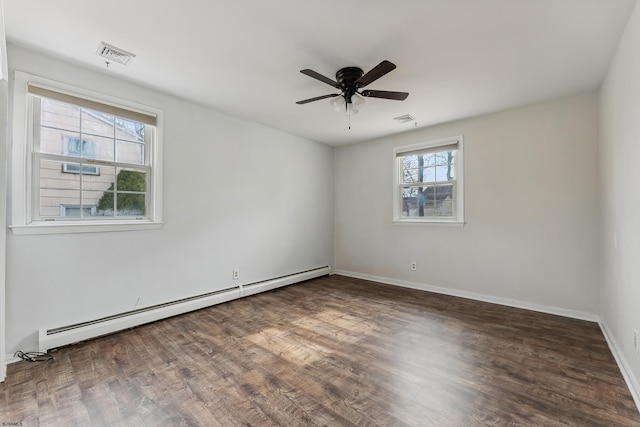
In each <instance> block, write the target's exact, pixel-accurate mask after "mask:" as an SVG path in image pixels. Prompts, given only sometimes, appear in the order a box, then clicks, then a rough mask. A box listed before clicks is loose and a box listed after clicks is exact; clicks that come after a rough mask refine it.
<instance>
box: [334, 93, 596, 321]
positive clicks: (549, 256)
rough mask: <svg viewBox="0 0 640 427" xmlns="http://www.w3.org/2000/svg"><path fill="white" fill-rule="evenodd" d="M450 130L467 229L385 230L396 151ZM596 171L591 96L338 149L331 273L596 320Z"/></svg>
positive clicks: (389, 214) (390, 227)
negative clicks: (459, 162)
mask: <svg viewBox="0 0 640 427" xmlns="http://www.w3.org/2000/svg"><path fill="white" fill-rule="evenodd" d="M455 135H464V146H465V148H464V149H465V154H464V156H465V165H464V167H465V180H466V181H465V211H466V215H465V217H466V221H467V224H466V225H465V226H464V227H445V226H409V225H393V224H392V222H391V221H392V187H393V185H392V161H393V154H392V149H393V147H394V146H399V145H405V144H411V143H417V142H422V141H429V140H435V139H439V138H443V137H449V136H455ZM597 168H598V163H597V97H596V94H585V95H581V96H575V97H571V98H566V99H560V100H556V101H553V102H548V103H544V104H537V105H533V106H528V107H524V108H518V109H513V110H508V111H504V112H500V113H496V114H491V115H486V116H481V117H477V118H471V119H466V120H461V121H456V122H452V123H448V124H443V125H438V126H434V127H430V128H426V129H418V130H415V131H411V132H407V133H403V134H400V135H396V136H393V137H389V138H383V139H380V140H376V141H371V142H368V143H364V144H358V145H352V146H345V147H340V148H339V149H336V151H335V171H336V172H335V173H336V176H335V194H336V230H335V233H336V234H335V240H336V268H337V269H338V270H343V271H346V272H348V273H356V274H365V275H370V276H374V277H379V278H390V279H393V280H395V281H403V282H409V283H410V284H417V285H418V287H419V286H420V285H428V286H436V287H442V288H446V289H448V290H451V291H454V293H459V294H460V293H461V294H465V293H466V294H475V295H481V296H483V297H489V298H494V299H500V300H503V301H505V300H506V302H511V301H516V302H517V301H520V302H525V303H526V304H525V305H536V306H542V307H548V308H559V309H561V310H560V311H562V310H568V311H575V312H578V313H580V315H582V314H587V315H588V316H587V317H595V316H594V314H595V313H596V297H597V280H598V279H597V278H598V252H597V243H598V235H597V226H598V223H597V217H598V213H597V212H598V196H597V186H598V172H597ZM411 261H417V263H418V270H417V271H410V269H409V264H410V262H411ZM551 311H554V310H551Z"/></svg>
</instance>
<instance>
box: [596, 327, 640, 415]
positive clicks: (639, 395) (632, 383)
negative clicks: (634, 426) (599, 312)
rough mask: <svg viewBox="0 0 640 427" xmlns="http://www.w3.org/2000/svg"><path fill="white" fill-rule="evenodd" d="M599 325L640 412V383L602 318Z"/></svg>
mask: <svg viewBox="0 0 640 427" xmlns="http://www.w3.org/2000/svg"><path fill="white" fill-rule="evenodd" d="M598 324H599V325H600V329H601V330H602V334H603V335H604V338H605V339H606V340H607V344H608V345H609V349H610V350H611V354H613V357H614V358H615V359H616V363H617V364H618V368H620V372H621V373H622V377H623V378H624V381H625V382H626V383H627V387H628V388H629V391H630V392H631V396H632V397H633V401H634V402H635V403H636V407H637V408H638V412H640V384H639V383H638V380H637V378H636V377H635V376H634V375H633V371H632V370H631V367H630V366H629V364H628V363H627V359H625V357H624V355H623V354H622V351H620V347H619V346H618V343H617V342H616V340H615V338H614V337H613V334H612V333H611V331H610V330H609V328H608V327H607V324H606V323H605V322H604V320H600V321H599V322H598Z"/></svg>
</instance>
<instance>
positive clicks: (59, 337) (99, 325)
mask: <svg viewBox="0 0 640 427" xmlns="http://www.w3.org/2000/svg"><path fill="white" fill-rule="evenodd" d="M330 273H331V268H330V267H328V266H327V267H321V268H317V269H313V270H307V271H303V272H300V273H295V274H291V275H288V276H284V277H279V278H276V279H271V280H265V281H261V282H256V283H251V284H247V285H240V286H236V287H233V288H228V289H224V290H221V291H216V292H211V293H207V294H203V295H198V296H194V297H190V298H184V299H180V300H177V301H172V302H168V303H165V304H158V305H155V306H152V307H146V308H142V309H139V310H133V311H127V312H125V313H120V314H116V315H113V316H108V317H103V318H100V319H95V320H90V321H87V322H82V323H77V324H73V325H68V326H62V327H57V328H51V329H41V330H40V331H39V332H38V350H39V351H48V350H51V349H53V348H58V347H62V346H65V345H69V344H74V343H77V342H80V341H86V340H88V339H91V338H97V337H100V336H103V335H108V334H112V333H114V332H118V331H122V330H125V329H129V328H133V327H135V326H140V325H144V324H146V323H151V322H155V321H157V320H162V319H166V318H169V317H173V316H177V315H179V314H184V313H188V312H190V311H195V310H199V309H201V308H205V307H210V306H212V305H216V304H221V303H223V302H227V301H231V300H234V299H237V298H241V297H244V296H249V295H253V294H257V293H260V292H265V291H268V290H271V289H276V288H279V287H282V286H287V285H291V284H293V283H298V282H302V281H305V280H309V279H313V278H315V277H320V276H326V275H327V274H330Z"/></svg>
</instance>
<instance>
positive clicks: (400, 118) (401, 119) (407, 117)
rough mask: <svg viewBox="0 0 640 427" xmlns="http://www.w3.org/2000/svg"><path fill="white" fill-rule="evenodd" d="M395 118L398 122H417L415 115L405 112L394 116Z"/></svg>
mask: <svg viewBox="0 0 640 427" xmlns="http://www.w3.org/2000/svg"><path fill="white" fill-rule="evenodd" d="M393 120H395V121H396V122H398V123H409V122H415V121H416V118H415V117H413V116H412V115H411V114H405V115H404V116H398V117H394V118H393Z"/></svg>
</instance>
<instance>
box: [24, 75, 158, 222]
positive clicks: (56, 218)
mask: <svg viewBox="0 0 640 427" xmlns="http://www.w3.org/2000/svg"><path fill="white" fill-rule="evenodd" d="M42 80H43V79H41V78H36V77H35V76H29V75H27V74H25V73H20V72H16V79H15V89H14V93H15V96H14V99H15V100H16V101H15V103H16V106H15V111H16V114H18V112H19V110H21V109H22V108H24V110H23V111H24V112H25V113H26V114H25V128H26V130H27V132H26V133H25V134H24V135H21V134H20V132H19V131H17V132H16V134H15V135H14V142H16V141H17V142H18V144H17V146H18V148H20V149H19V150H16V147H15V146H14V167H15V165H16V164H19V163H18V162H17V158H18V157H19V156H23V159H26V163H25V168H24V170H20V168H15V169H17V170H14V180H15V183H14V192H16V190H20V188H19V187H20V185H21V186H22V188H21V193H23V194H24V197H23V198H22V202H23V204H24V205H23V206H24V209H23V210H21V209H18V210H17V209H16V208H17V207H18V206H15V203H16V202H18V203H20V201H21V198H20V197H19V196H18V197H14V198H13V201H14V209H13V221H12V222H13V224H12V228H13V229H14V231H16V230H18V232H43V229H45V228H46V227H49V229H50V230H49V231H44V232H67V231H73V232H76V231H105V230H108V229H135V228H136V227H131V226H132V225H136V224H137V225H145V224H147V225H148V224H159V223H160V222H161V210H160V208H161V205H160V199H161V182H162V177H161V171H160V165H161V162H160V154H161V150H160V144H159V132H158V121H159V120H158V112H157V111H145V110H141V109H139V108H137V107H132V106H130V105H127V104H126V103H125V104H118V103H114V102H113V100H112V99H109V100H104V99H101V98H96V97H95V96H94V95H90V96H87V95H86V94H85V93H83V92H84V91H79V92H80V93H77V92H70V91H69V88H68V87H66V86H65V87H62V88H60V87H58V86H63V85H56V84H55V83H54V82H43V81H42ZM21 96H23V97H21ZM21 141H24V142H23V143H22V144H20V142H21ZM21 178H22V179H21ZM14 195H15V194H14ZM123 225H124V228H123V227H122V226H123ZM114 226H118V227H114ZM52 227H53V228H55V231H52V229H53V228H52ZM70 227H75V228H73V229H72V228H70ZM105 227H106V228H105ZM29 228H30V229H31V231H25V230H26V229H29ZM65 228H66V230H65ZM35 229H38V231H33V230H35Z"/></svg>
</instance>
